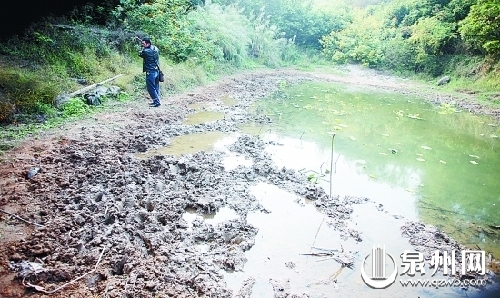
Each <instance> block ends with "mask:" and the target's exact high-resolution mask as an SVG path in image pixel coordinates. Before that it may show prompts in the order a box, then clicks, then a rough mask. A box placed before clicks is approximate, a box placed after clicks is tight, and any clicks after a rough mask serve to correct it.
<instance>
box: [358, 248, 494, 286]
mask: <svg viewBox="0 0 500 298" xmlns="http://www.w3.org/2000/svg"><path fill="white" fill-rule="evenodd" d="M370 256H371V276H369V275H368V274H367V273H366V270H365V268H366V267H367V265H370V264H367V259H368V258H369V257H370ZM386 256H389V258H390V260H389V259H388V258H386ZM456 256H457V255H456V252H455V251H451V252H447V251H443V252H441V251H439V250H436V251H434V253H433V255H432V257H431V258H430V261H428V262H427V264H428V265H429V268H430V269H432V274H431V275H430V277H431V278H425V279H422V278H418V279H412V278H414V277H419V276H418V274H420V276H424V275H425V274H426V272H425V265H426V262H425V260H424V254H423V253H421V252H416V251H408V250H406V251H405V252H403V253H402V254H401V255H400V258H401V269H402V270H401V274H400V275H399V276H400V280H399V282H400V283H401V285H402V286H403V287H407V286H412V287H415V286H421V287H435V288H439V287H447V286H455V287H464V286H469V285H470V286H481V285H485V284H486V280H484V279H472V280H459V279H456V278H455V276H456V275H457V273H459V271H460V273H461V274H462V275H467V274H475V275H476V276H478V275H480V276H484V275H485V274H486V254H485V252H484V251H481V250H462V251H460V252H459V255H458V257H459V258H456ZM457 259H459V261H460V264H461V266H459V267H457V266H456V261H457ZM391 261H392V266H390V268H394V269H392V270H391V273H390V275H389V276H387V272H386V268H387V266H386V265H387V264H391ZM439 269H442V273H443V275H444V276H447V277H448V278H447V279H445V278H441V279H439V278H435V276H436V273H437V272H438V270H439ZM361 277H362V278H363V281H364V282H365V283H366V284H367V285H368V286H370V287H372V288H375V289H384V288H387V287H389V286H390V285H392V284H393V283H394V282H395V281H396V278H397V277H398V265H397V263H396V260H395V259H394V258H393V257H392V256H391V255H390V254H388V253H386V251H385V246H384V247H383V248H381V247H380V246H377V247H375V246H374V247H373V249H372V253H371V254H369V255H367V256H366V257H365V258H364V260H363V263H362V265H361ZM405 277H411V278H405Z"/></svg>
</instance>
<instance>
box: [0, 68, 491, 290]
mask: <svg viewBox="0 0 500 298" xmlns="http://www.w3.org/2000/svg"><path fill="white" fill-rule="evenodd" d="M311 80H327V81H328V80H331V81H339V82H349V80H351V82H357V80H361V81H360V82H359V83H360V84H362V82H365V83H367V84H368V85H372V84H373V85H377V86H378V87H380V88H386V89H394V90H397V89H398V88H399V89H401V90H405V91H408V92H413V91H411V90H414V89H410V87H407V88H404V87H401V86H400V85H398V84H397V83H396V82H393V83H391V82H390V81H387V80H385V79H384V77H380V76H376V75H373V74H370V77H368V79H367V77H364V79H363V77H361V79H360V77H359V76H358V75H355V76H354V75H352V74H351V75H349V74H347V75H345V76H334V75H319V74H312V73H301V72H297V71H262V72H255V73H248V74H243V75H236V76H233V77H229V78H226V79H224V80H222V81H220V82H218V83H216V84H213V85H210V86H204V87H199V88H196V89H194V90H192V91H190V92H189V93H186V94H179V95H176V96H172V97H169V98H165V99H164V100H163V102H164V105H162V107H161V108H156V109H155V108H147V103H148V100H147V99H146V98H144V99H139V100H138V101H136V102H133V103H128V104H127V106H126V107H125V108H124V109H123V111H117V112H115V113H112V112H107V113H104V114H100V115H97V116H94V117H93V118H90V119H87V120H83V121H80V122H78V123H73V124H68V125H66V126H64V127H62V128H60V129H58V130H53V131H50V132H47V133H46V134H45V135H44V136H42V137H40V138H38V139H31V140H27V141H26V142H25V143H23V144H21V145H20V146H19V147H17V148H16V149H14V150H12V151H10V152H7V153H6V154H5V155H4V156H3V157H2V163H1V165H0V178H1V179H0V181H1V182H0V187H1V191H0V193H1V197H0V207H1V210H2V212H1V213H0V223H1V225H0V234H1V235H0V296H1V297H22V296H28V297H48V296H50V297H94V296H96V297H97V296H98V297H250V295H251V293H252V287H253V285H254V284H255V279H253V278H248V279H246V280H245V281H244V282H243V283H242V285H241V287H240V289H239V290H238V291H232V290H231V289H229V288H228V286H227V284H226V282H225V280H224V276H223V274H222V273H221V272H222V271H226V272H231V271H241V270H243V267H244V265H245V262H246V257H245V252H246V251H248V250H250V249H252V247H253V246H254V244H255V237H256V235H257V234H258V229H257V228H256V227H254V226H252V225H251V224H249V223H248V222H247V220H246V218H247V215H248V214H249V212H262V213H268V212H269V210H266V208H265V207H264V206H263V205H261V203H260V202H259V201H258V200H256V198H255V197H254V196H253V195H252V194H251V193H250V191H249V189H250V187H251V186H254V185H256V184H258V183H261V182H265V183H268V184H272V185H275V186H277V187H279V188H281V189H284V190H286V191H289V192H291V193H295V194H297V195H299V196H302V197H305V198H307V199H308V200H311V201H312V202H313V204H314V206H315V207H316V208H317V209H318V210H319V211H320V212H322V213H324V214H325V215H326V216H327V217H328V225H329V226H331V227H333V228H334V229H335V230H336V231H339V232H340V234H341V238H343V239H353V240H354V241H363V235H362V234H361V233H360V232H359V231H356V230H355V229H353V228H352V225H349V224H348V223H349V222H351V221H352V216H351V214H352V212H353V206H354V205H356V204H364V203H367V202H369V201H370V199H369V198H359V197H351V196H345V197H340V196H337V195H332V196H331V197H330V195H329V194H327V193H326V191H325V190H324V189H323V188H321V187H320V186H318V185H317V184H314V183H311V182H310V181H308V180H307V177H305V176H304V175H303V174H302V173H300V172H298V171H295V170H293V169H287V168H284V167H283V168H278V167H277V166H276V165H275V164H274V163H273V162H272V158H271V157H270V156H269V154H268V153H266V151H265V150H264V148H265V146H266V145H268V144H266V142H265V141H263V140H262V139H261V138H259V137H258V136H255V135H248V134H244V133H241V131H240V129H239V125H242V124H246V123H249V122H252V123H258V124H259V125H264V124H269V123H270V122H271V120H270V118H269V117H268V116H267V115H263V114H259V113H249V112H248V108H249V107H250V105H251V104H252V103H253V102H254V101H255V100H257V99H259V98H263V97H265V96H266V95H269V94H271V93H272V92H275V91H277V90H278V88H279V85H280V82H282V81H286V83H287V84H289V85H290V84H296V83H299V82H303V81H311ZM384 82H385V83H384ZM409 90H410V91H409ZM224 98H225V99H226V100H227V98H231V99H233V100H234V102H232V103H231V105H226V104H224V102H223V100H222V99H224ZM195 103H200V104H207V105H206V106H209V107H210V111H211V112H219V113H222V115H223V117H222V118H220V117H218V119H217V120H214V121H210V122H207V123H198V122H193V124H186V123H183V121H184V120H185V119H186V117H187V115H189V114H192V113H194V112H195V109H193V108H191V107H190V104H195ZM479 112H481V111H479ZM492 113H493V114H495V113H496V112H492ZM495 115H498V114H495ZM207 132H221V133H228V134H232V133H236V134H238V137H237V138H236V141H235V142H234V143H232V144H230V145H228V146H227V150H228V151H229V152H232V153H235V154H238V155H242V156H244V157H245V158H246V159H248V160H251V164H250V165H248V164H247V165H239V166H237V167H235V168H232V169H228V168H226V167H225V166H224V162H223V161H224V158H225V157H227V153H226V152H221V151H198V152H196V153H193V154H185V155H181V156H175V155H162V154H148V155H146V156H143V157H138V155H137V154H141V153H150V152H154V150H157V149H160V148H162V147H165V146H167V147H168V146H169V145H170V144H171V142H172V139H173V138H174V137H177V136H184V135H187V134H195V133H207ZM222 208H230V209H231V210H233V211H234V212H235V213H236V214H237V216H236V217H235V218H233V219H230V220H226V221H223V222H219V223H216V224H211V223H209V222H207V221H206V220H204V218H203V216H201V215H209V214H214V213H216V212H217V211H219V210H221V209H222ZM188 210H189V212H195V213H196V214H198V215H200V216H197V217H196V218H195V219H194V220H193V221H191V222H188V221H187V220H186V219H185V217H184V214H185V213H186V212H187V211H188ZM401 231H402V235H403V236H405V237H408V238H409V241H410V243H411V244H412V245H414V247H415V248H416V249H418V250H419V251H426V250H430V249H432V250H435V249H443V250H445V249H449V248H455V249H457V248H461V247H460V245H459V244H458V243H456V242H454V241H453V239H451V238H449V237H448V236H446V235H445V234H443V233H442V232H440V231H438V230H437V229H435V228H434V227H430V226H425V225H424V224H422V223H411V222H409V223H407V224H406V225H405V226H403V227H402V230H401ZM352 259H353V257H352V256H351V255H350V254H348V253H346V254H344V255H339V256H338V257H337V258H336V261H337V262H338V263H339V264H341V265H342V266H345V267H349V266H351V265H352V262H353V261H352ZM287 266H288V267H289V268H293V267H294V264H293V263H289V264H287ZM457 274H458V273H457ZM458 277H459V278H487V279H490V278H491V277H492V276H491V275H486V276H485V277H480V276H467V277H461V276H458ZM269 283H270V284H271V285H272V289H273V292H274V297H308V296H307V294H305V293H292V290H291V287H290V281H289V280H283V279H280V277H279V276H277V277H276V278H275V279H272V280H270V281H269Z"/></svg>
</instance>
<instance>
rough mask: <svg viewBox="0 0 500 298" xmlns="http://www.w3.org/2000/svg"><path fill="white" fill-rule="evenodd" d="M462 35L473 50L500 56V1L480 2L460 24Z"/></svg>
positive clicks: (484, 0)
mask: <svg viewBox="0 0 500 298" xmlns="http://www.w3.org/2000/svg"><path fill="white" fill-rule="evenodd" d="M459 25H460V28H459V31H460V34H461V36H462V38H463V39H464V40H465V41H466V43H467V45H468V46H469V47H471V48H472V49H481V50H484V51H486V53H488V54H489V55H491V56H493V57H499V56H500V1H499V0H478V1H477V4H475V5H472V7H471V9H470V13H469V14H468V15H467V17H466V18H465V19H464V20H462V21H461V22H460V23H459Z"/></svg>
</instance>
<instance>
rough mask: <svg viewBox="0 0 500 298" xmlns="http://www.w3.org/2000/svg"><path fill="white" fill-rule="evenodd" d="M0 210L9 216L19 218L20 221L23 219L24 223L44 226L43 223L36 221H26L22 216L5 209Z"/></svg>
mask: <svg viewBox="0 0 500 298" xmlns="http://www.w3.org/2000/svg"><path fill="white" fill-rule="evenodd" d="M0 212H2V213H5V214H8V215H10V216H13V217H15V218H17V219H19V220H20V221H24V222H25V223H28V224H31V225H35V226H37V227H44V225H41V224H37V223H36V222H31V221H27V220H26V219H24V218H22V217H19V216H17V215H15V214H13V213H10V212H7V211H5V210H2V209H0Z"/></svg>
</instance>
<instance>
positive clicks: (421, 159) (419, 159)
mask: <svg viewBox="0 0 500 298" xmlns="http://www.w3.org/2000/svg"><path fill="white" fill-rule="evenodd" d="M417 160H418V161H425V159H423V158H417Z"/></svg>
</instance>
